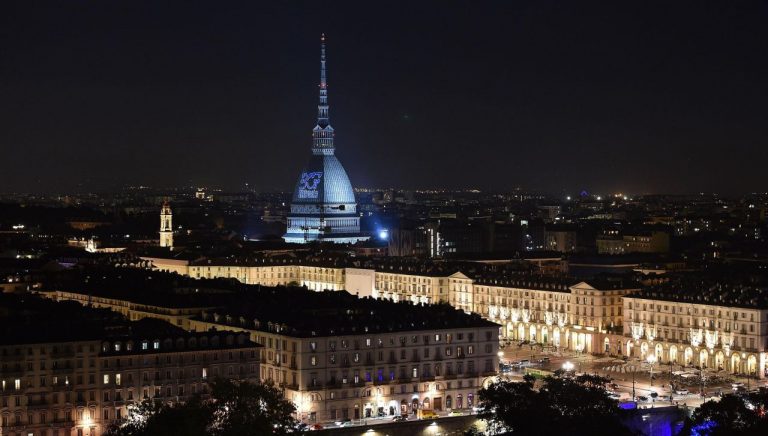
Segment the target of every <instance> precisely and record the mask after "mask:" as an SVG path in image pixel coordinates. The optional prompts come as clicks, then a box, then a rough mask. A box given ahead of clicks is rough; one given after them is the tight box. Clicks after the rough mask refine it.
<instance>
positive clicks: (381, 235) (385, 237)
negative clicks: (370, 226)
mask: <svg viewBox="0 0 768 436" xmlns="http://www.w3.org/2000/svg"><path fill="white" fill-rule="evenodd" d="M379 239H381V240H382V241H386V240H388V239H389V230H387V229H381V230H379Z"/></svg>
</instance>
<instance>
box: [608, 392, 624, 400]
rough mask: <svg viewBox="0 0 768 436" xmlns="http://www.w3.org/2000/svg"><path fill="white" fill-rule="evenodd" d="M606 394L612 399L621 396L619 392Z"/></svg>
mask: <svg viewBox="0 0 768 436" xmlns="http://www.w3.org/2000/svg"><path fill="white" fill-rule="evenodd" d="M608 396H609V397H610V398H612V399H614V400H618V399H620V398H621V394H619V393H618V392H609V393H608Z"/></svg>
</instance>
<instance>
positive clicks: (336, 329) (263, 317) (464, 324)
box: [199, 286, 498, 337]
mask: <svg viewBox="0 0 768 436" xmlns="http://www.w3.org/2000/svg"><path fill="white" fill-rule="evenodd" d="M199 319H203V320H206V321H211V322H218V323H222V324H228V325H232V326H237V327H242V328H248V329H256V330H262V331H272V332H278V331H279V332H280V333H282V334H285V335H288V336H295V337H311V336H340V335H357V334H366V333H389V332H399V331H418V330H439V329H452V328H472V327H498V326H497V325H496V324H494V323H492V322H490V321H486V320H484V319H483V318H482V317H480V316H479V315H476V314H466V313H464V312H463V311H460V310H457V309H454V308H453V307H451V306H450V305H447V304H437V305H415V304H412V303H411V302H397V303H395V302H392V301H388V300H376V299H373V298H367V297H366V298H358V297H356V296H353V295H351V294H349V293H348V292H346V291H324V292H313V291H309V290H307V289H303V288H295V287H281V286H278V287H274V288H272V287H259V288H257V287H255V286H253V287H252V289H250V290H249V291H248V292H247V293H246V294H244V295H243V296H242V298H241V299H239V300H238V301H237V303H234V304H231V305H229V306H228V307H226V308H225V309H223V310H221V311H214V312H212V313H203V314H202V315H201V316H200V317H199Z"/></svg>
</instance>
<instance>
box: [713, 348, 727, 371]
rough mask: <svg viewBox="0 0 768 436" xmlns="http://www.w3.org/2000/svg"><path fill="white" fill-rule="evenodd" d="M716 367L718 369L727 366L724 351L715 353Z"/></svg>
mask: <svg viewBox="0 0 768 436" xmlns="http://www.w3.org/2000/svg"><path fill="white" fill-rule="evenodd" d="M715 368H716V369H717V370H721V369H723V368H725V354H723V352H722V351H718V352H717V353H715Z"/></svg>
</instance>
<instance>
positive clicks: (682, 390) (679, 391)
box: [675, 389, 690, 395]
mask: <svg viewBox="0 0 768 436" xmlns="http://www.w3.org/2000/svg"><path fill="white" fill-rule="evenodd" d="M675 393H676V394H677V395H688V394H689V393H690V392H688V389H678V390H676V391H675Z"/></svg>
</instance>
